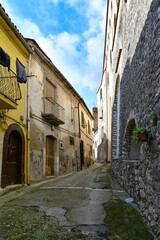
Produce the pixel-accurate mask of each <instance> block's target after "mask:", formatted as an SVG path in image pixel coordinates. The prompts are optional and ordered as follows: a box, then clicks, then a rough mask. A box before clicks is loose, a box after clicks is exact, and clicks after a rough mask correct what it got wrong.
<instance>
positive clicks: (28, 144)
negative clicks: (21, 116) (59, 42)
mask: <svg viewBox="0 0 160 240" xmlns="http://www.w3.org/2000/svg"><path fill="white" fill-rule="evenodd" d="M30 58H31V56H29V59H28V73H29V72H30V62H31V60H30ZM29 99H30V76H29V77H28V79H27V123H26V125H27V131H26V139H27V161H26V171H27V176H26V183H27V184H28V185H29V184H30V104H29Z"/></svg>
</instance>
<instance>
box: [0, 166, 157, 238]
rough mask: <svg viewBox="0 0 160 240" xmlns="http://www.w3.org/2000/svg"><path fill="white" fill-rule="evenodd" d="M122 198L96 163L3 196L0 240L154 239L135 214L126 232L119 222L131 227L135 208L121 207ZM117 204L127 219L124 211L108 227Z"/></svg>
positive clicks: (129, 206)
mask: <svg viewBox="0 0 160 240" xmlns="http://www.w3.org/2000/svg"><path fill="white" fill-rule="evenodd" d="M126 199H129V196H128V195H127V194H126V192H125V191H124V190H123V189H122V188H121V187H120V186H119V185H118V184H117V182H116V180H115V178H114V177H113V176H112V173H111V171H110V170H108V169H107V167H106V166H104V165H100V164H94V165H93V166H92V167H90V168H88V169H85V170H83V171H79V172H74V173H72V174H69V175H67V176H64V177H58V178H52V179H48V180H47V181H45V182H43V183H41V184H34V185H32V186H29V187H25V188H21V189H19V190H15V191H10V192H8V193H6V194H5V195H2V196H1V197H0V208H1V210H0V239H1V240H7V239H8V240H12V239H14V240H18V239H19V240H22V239H30V240H32V239H33V240H40V239H55V240H58V239H61V240H65V239H90V240H91V239H93V240H94V239H95V240H96V239H97V240H98V239H113V240H114V239H130V240H131V239H136V240H143V239H144V240H147V239H154V238H153V237H152V236H151V235H150V233H149V232H148V231H147V229H146V227H145V226H143V223H142V222H141V219H140V217H139V215H137V214H138V213H137V212H136V215H135V214H134V218H135V221H134V224H133V226H132V228H133V231H132V229H129V228H128V230H127V229H125V226H123V220H124V221H126V219H127V221H128V223H129V224H132V222H130V218H129V213H131V209H130V208H133V207H132V205H131V204H127V203H125V200H126ZM121 206H126V208H125V211H126V210H127V208H128V210H127V211H128V213H127V214H128V215H125V218H126V219H124V215H123V212H124V209H123V210H122V212H120V219H118V215H117V216H116V219H115V220H114V219H113V220H114V221H115V223H114V224H113V225H111V219H110V220H109V221H108V219H109V218H108V217H107V214H108V216H110V217H111V218H114V216H111V215H110V214H111V213H110V210H111V212H114V210H115V211H117V210H116V207H118V209H121ZM133 209H134V208H133ZM120 211H121V210H120ZM134 211H135V210H134ZM117 212H118V211H117ZM137 216H138V218H137ZM132 218H133V215H132ZM137 219H138V220H137ZM132 220H133V219H132ZM118 221H120V222H119V224H118V225H117V226H116V224H117V223H118ZM139 221H140V222H139ZM136 224H137V226H136ZM134 225H135V226H134ZM120 226H121V228H120V229H121V230H120V229H119V227H120ZM136 231H137V233H138V236H139V237H137V235H136V234H137V233H136ZM143 234H144V235H143Z"/></svg>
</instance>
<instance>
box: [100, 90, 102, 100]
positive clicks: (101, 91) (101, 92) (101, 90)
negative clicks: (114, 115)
mask: <svg viewBox="0 0 160 240" xmlns="http://www.w3.org/2000/svg"><path fill="white" fill-rule="evenodd" d="M101 99H102V88H101V89H100V100H101Z"/></svg>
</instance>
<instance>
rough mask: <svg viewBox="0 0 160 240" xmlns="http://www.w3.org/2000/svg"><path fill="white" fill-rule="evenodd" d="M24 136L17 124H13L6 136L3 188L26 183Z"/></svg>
mask: <svg viewBox="0 0 160 240" xmlns="http://www.w3.org/2000/svg"><path fill="white" fill-rule="evenodd" d="M24 146H25V141H24V134H23V131H22V129H21V128H20V127H19V126H18V125H17V124H11V125H10V126H9V127H8V129H7V130H6V132H5V135H4V145H3V162H2V184H1V185H2V188H4V187H6V186H8V185H13V184H21V183H23V182H24Z"/></svg>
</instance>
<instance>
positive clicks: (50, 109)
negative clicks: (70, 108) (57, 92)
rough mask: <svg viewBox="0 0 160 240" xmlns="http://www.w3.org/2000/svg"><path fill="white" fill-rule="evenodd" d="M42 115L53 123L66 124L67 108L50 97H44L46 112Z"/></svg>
mask: <svg viewBox="0 0 160 240" xmlns="http://www.w3.org/2000/svg"><path fill="white" fill-rule="evenodd" d="M42 117H43V118H44V119H45V120H46V121H47V122H49V123H50V124H51V125H54V126H58V125H60V124H64V123H65V121H64V118H65V110H64V108H63V107H62V106H60V105H59V104H58V103H57V102H55V101H54V100H53V99H52V98H50V97H45V98H44V112H42Z"/></svg>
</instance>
